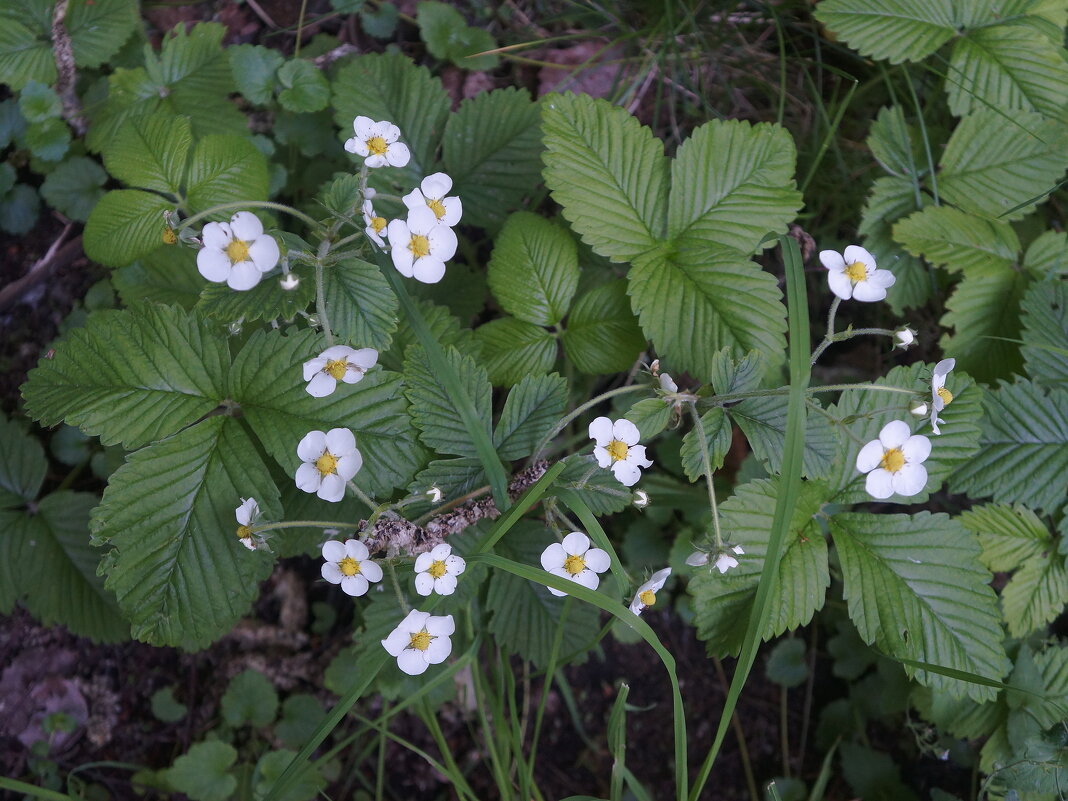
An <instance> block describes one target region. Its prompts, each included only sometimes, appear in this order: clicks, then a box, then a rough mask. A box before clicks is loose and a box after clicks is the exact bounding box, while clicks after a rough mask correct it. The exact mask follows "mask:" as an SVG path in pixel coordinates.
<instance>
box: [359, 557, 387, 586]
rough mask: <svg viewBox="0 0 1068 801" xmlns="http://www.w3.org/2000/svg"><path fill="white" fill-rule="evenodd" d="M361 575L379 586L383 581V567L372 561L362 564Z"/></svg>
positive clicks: (367, 560) (365, 561)
mask: <svg viewBox="0 0 1068 801" xmlns="http://www.w3.org/2000/svg"><path fill="white" fill-rule="evenodd" d="M360 573H362V574H363V577H364V578H365V579H367V580H368V581H370V582H371V583H372V584H377V583H378V582H379V581H381V580H382V566H381V565H380V564H378V562H375V561H374V560H372V559H366V560H364V561H362V562H360Z"/></svg>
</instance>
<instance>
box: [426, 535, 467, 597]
mask: <svg viewBox="0 0 1068 801" xmlns="http://www.w3.org/2000/svg"><path fill="white" fill-rule="evenodd" d="M466 569H467V562H465V561H464V560H463V558H462V557H459V556H455V555H454V554H453V552H452V546H451V545H447V544H446V543H442V544H441V545H437V546H435V547H434V549H433V550H431V551H430V552H429V553H421V554H419V555H418V556H417V557H415V573H416V576H415V591H416V592H417V593H419V594H420V595H430V593H432V592H436V593H437V594H438V595H452V594H453V593H454V592H456V577H457V576H458V575H460V574H461V573H463V572H464V570H466Z"/></svg>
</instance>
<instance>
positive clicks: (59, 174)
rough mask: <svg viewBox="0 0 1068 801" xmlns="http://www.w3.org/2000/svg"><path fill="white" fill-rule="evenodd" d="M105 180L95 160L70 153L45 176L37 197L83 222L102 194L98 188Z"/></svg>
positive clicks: (100, 187) (104, 174)
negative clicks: (70, 154) (67, 157)
mask: <svg viewBox="0 0 1068 801" xmlns="http://www.w3.org/2000/svg"><path fill="white" fill-rule="evenodd" d="M107 179H108V176H107V173H106V172H104V168H103V167H101V166H100V165H99V164H97V163H96V162H95V161H93V160H92V159H89V158H85V156H73V157H71V158H69V159H67V160H66V161H64V162H63V163H62V164H60V165H59V166H58V167H56V168H55V169H54V170H53V171H52V172H50V173H49V174H48V175H47V177H46V178H45V179H44V183H42V184H41V197H43V198H44V199H45V201H46V202H47V203H48V205H50V206H51V207H52V208H54V209H58V210H59V211H61V212H63V213H64V214H65V215H67V216H68V217H70V218H71V219H72V220H79V221H81V222H85V221H86V220H88V219H89V215H90V213H92V211H93V206H95V205H96V204H97V201H99V200H100V198H102V197H103V196H104V190H103V189H102V187H103V186H104V183H105V182H106V181H107Z"/></svg>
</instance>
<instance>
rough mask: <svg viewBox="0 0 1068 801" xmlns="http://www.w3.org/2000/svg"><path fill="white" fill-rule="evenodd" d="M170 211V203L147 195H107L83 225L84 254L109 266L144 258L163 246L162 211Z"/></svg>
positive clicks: (137, 192)
mask: <svg viewBox="0 0 1068 801" xmlns="http://www.w3.org/2000/svg"><path fill="white" fill-rule="evenodd" d="M173 210H174V204H173V203H171V202H168V201H167V200H165V199H163V198H161V197H160V196H159V195H156V194H152V193H150V192H141V191H140V190H137V189H119V190H116V191H113V192H108V193H107V194H106V195H104V196H103V197H102V198H100V200H99V201H98V202H97V204H96V206H94V207H93V210H92V212H90V214H89V220H88V222H86V224H85V240H84V244H85V255H86V256H88V257H89V258H90V259H92V260H93V261H96V262H99V263H100V264H104V265H106V266H108V267H124V266H126V265H127V264H129V263H130V262H133V261H136V260H137V259H141V258H144V257H145V256H147V255H148V254H149V253H151V252H152V251H153V250H155V249H156V248H158V247H159V246H160V245H162V244H163V232H164V229H165V228H166V223H164V220H163V212H165V211H173Z"/></svg>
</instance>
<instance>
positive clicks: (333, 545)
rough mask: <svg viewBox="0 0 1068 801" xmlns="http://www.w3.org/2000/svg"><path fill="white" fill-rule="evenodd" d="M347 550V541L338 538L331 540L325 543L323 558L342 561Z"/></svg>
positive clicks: (329, 560)
mask: <svg viewBox="0 0 1068 801" xmlns="http://www.w3.org/2000/svg"><path fill="white" fill-rule="evenodd" d="M346 553H347V551H346V550H345V543H343V542H338V541H337V540H329V541H327V542H324V543H323V559H325V560H326V561H328V562H340V561H341V560H342V559H344V558H345V555H346Z"/></svg>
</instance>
